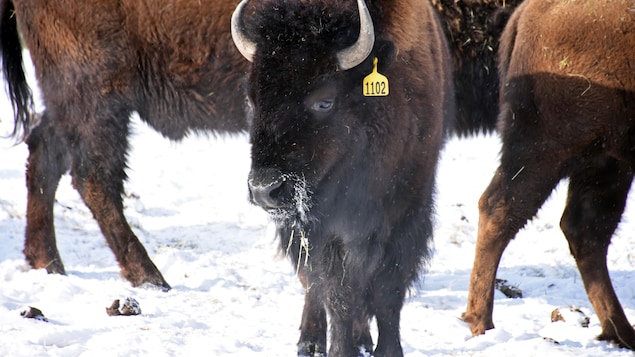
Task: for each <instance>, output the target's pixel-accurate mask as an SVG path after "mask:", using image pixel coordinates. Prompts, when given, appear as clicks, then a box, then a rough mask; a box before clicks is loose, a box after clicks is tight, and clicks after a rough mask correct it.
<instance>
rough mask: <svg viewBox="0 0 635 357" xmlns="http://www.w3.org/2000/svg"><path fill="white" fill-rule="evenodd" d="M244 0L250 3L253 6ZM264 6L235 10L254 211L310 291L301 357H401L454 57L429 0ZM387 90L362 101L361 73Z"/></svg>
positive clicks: (425, 243) (273, 2)
mask: <svg viewBox="0 0 635 357" xmlns="http://www.w3.org/2000/svg"><path fill="white" fill-rule="evenodd" d="M252 3H253V4H252ZM367 4H368V5H367V8H368V10H366V5H365V4H364V1H363V0H358V1H357V4H356V2H355V1H354V0H347V1H340V0H315V1H295V0H267V1H252V2H249V3H248V4H246V5H245V4H244V3H243V5H244V9H242V10H241V8H239V10H240V11H237V19H236V24H237V25H236V28H237V30H236V35H235V40H236V43H237V45H238V46H239V47H240V48H241V52H242V53H244V54H245V56H246V57H247V58H249V59H250V60H251V61H253V64H252V66H251V70H250V73H249V77H248V80H247V87H248V88H247V92H248V94H249V98H250V103H251V105H252V108H253V117H252V125H251V128H250V134H251V143H252V166H251V172H250V175H249V189H250V193H251V200H252V202H253V203H255V204H257V205H259V206H261V207H262V208H264V209H265V210H267V211H268V212H269V213H270V214H271V216H272V218H273V219H274V221H275V222H276V226H277V231H278V236H279V239H280V243H281V244H280V245H281V248H282V250H283V251H284V252H285V253H286V254H288V255H289V257H290V258H291V260H292V263H293V264H294V266H297V267H298V269H299V270H300V275H301V279H302V281H303V283H304V285H305V286H306V289H307V291H306V300H305V306H304V312H303V317H302V323H301V334H300V341H299V344H298V354H299V355H302V356H306V355H310V356H314V355H321V354H323V353H324V352H325V348H326V326H327V321H326V316H327V313H328V316H329V317H330V326H331V339H330V347H329V356H332V357H337V356H358V353H359V348H360V347H362V348H364V349H365V350H366V351H370V350H371V349H372V347H373V341H372V339H371V336H370V331H369V320H370V319H371V318H373V317H375V318H376V321H377V327H378V333H379V334H378V341H377V346H376V348H375V350H374V353H373V355H374V356H400V355H402V349H401V343H400V334H399V323H400V311H401V308H402V306H403V302H404V298H405V294H406V292H407V290H408V288H409V287H410V286H411V284H412V282H413V281H414V280H415V279H417V277H418V276H419V273H420V269H421V266H422V264H423V263H424V262H425V260H426V259H427V258H429V253H430V252H429V250H430V248H429V243H430V241H431V238H432V221H431V214H432V211H433V191H434V178H435V171H436V165H437V160H438V156H439V150H440V148H441V145H442V141H443V136H444V127H446V128H447V127H449V126H450V125H451V124H452V119H453V118H454V102H453V98H454V97H453V89H452V79H451V60H450V56H449V53H448V50H447V45H446V41H445V38H444V35H443V31H442V29H441V26H440V23H439V21H438V19H437V17H436V14H435V13H434V10H433V9H432V7H431V5H430V3H429V2H428V1H426V0H408V1H400V2H394V1H368V2H367ZM375 60H376V61H377V63H378V71H379V73H382V74H383V75H384V76H385V77H387V79H388V82H389V91H388V93H387V94H388V95H387V96H379V97H377V96H364V92H365V91H366V90H367V88H366V87H365V85H364V78H365V76H367V75H369V74H370V73H371V72H372V71H373V63H374V61H375Z"/></svg>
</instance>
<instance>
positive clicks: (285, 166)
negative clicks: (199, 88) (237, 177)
mask: <svg viewBox="0 0 635 357" xmlns="http://www.w3.org/2000/svg"><path fill="white" fill-rule="evenodd" d="M354 5H355V3H350V2H341V1H335V0H317V1H297V0H294V1H285V0H266V1H262V2H259V3H258V4H253V5H252V4H248V5H246V1H243V3H241V4H240V5H239V6H238V8H237V10H236V12H235V13H234V16H233V19H232V26H233V30H232V34H233V37H234V42H235V43H236V45H237V46H238V47H239V48H240V51H241V52H242V53H243V55H244V56H245V57H246V58H247V59H248V60H249V61H251V62H253V64H252V67H251V72H250V74H249V76H248V78H247V82H248V94H249V101H250V104H251V106H252V108H251V109H252V110H251V112H252V113H253V118H252V120H251V129H250V131H251V132H250V134H251V135H250V137H251V144H252V149H251V150H252V168H251V172H250V175H249V190H250V199H251V201H252V202H253V203H255V204H257V205H259V206H261V207H262V208H264V209H265V210H267V211H268V212H269V213H270V214H271V216H272V217H273V218H274V219H275V220H276V221H278V223H286V224H288V223H289V222H293V223H294V224H295V223H298V222H299V223H307V222H309V221H314V220H320V221H322V220H323V219H325V218H326V217H327V216H333V215H336V214H337V212H335V211H333V210H334V209H335V208H334V207H342V205H341V204H338V203H341V202H347V204H348V208H349V209H351V207H350V205H364V203H363V202H361V201H360V200H359V197H366V196H368V195H367V194H366V193H365V192H364V191H365V190H367V189H368V184H367V183H365V182H364V180H358V179H357V178H361V177H363V178H364V179H365V178H366V177H373V175H372V173H369V172H368V171H369V170H370V166H372V165H369V163H368V161H369V158H370V157H372V154H371V153H369V152H368V150H369V149H368V147H369V145H368V143H369V141H371V140H372V139H370V138H369V136H371V135H372V134H371V130H369V128H374V130H378V131H381V130H383V129H384V128H383V127H382V126H383V125H384V123H383V122H382V121H381V120H380V121H376V120H374V119H373V118H375V117H376V116H377V115H383V114H385V113H382V111H383V110H388V109H386V106H387V105H388V104H386V103H387V99H385V98H375V99H374V101H375V105H368V102H367V101H368V99H367V98H365V97H363V95H362V88H361V86H362V81H363V78H364V76H365V75H367V74H368V73H370V71H371V69H372V60H373V58H374V57H379V58H380V69H381V68H382V67H381V65H384V68H385V66H387V65H388V63H389V62H390V60H391V59H392V57H393V47H392V43H391V42H389V41H385V40H382V39H378V40H375V34H374V30H373V24H372V20H371V18H370V15H369V10H368V9H367V8H366V5H365V3H364V1H363V0H358V1H357V5H356V6H354ZM369 54H372V55H371V56H369ZM382 103H383V104H382ZM352 197H354V198H355V199H352ZM362 201H363V200H362ZM353 210H354V208H353Z"/></svg>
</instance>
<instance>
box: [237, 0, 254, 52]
mask: <svg viewBox="0 0 635 357" xmlns="http://www.w3.org/2000/svg"><path fill="white" fill-rule="evenodd" d="M248 1H249V0H242V1H241V2H240V4H238V6H237V7H236V10H234V13H233V14H232V39H233V40H234V44H235V45H236V48H238V51H239V52H240V53H241V54H242V55H243V57H245V58H246V59H247V60H248V61H249V62H253V61H254V55H255V54H256V43H255V42H253V41H251V40H250V39H248V38H247V36H245V33H244V32H243V28H242V16H243V9H244V8H245V5H247V2H248Z"/></svg>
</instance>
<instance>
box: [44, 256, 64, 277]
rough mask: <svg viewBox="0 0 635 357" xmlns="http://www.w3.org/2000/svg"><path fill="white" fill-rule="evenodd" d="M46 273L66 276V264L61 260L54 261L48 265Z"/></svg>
mask: <svg viewBox="0 0 635 357" xmlns="http://www.w3.org/2000/svg"><path fill="white" fill-rule="evenodd" d="M45 268H46V272H47V273H49V274H59V275H66V269H64V264H62V261H61V260H59V259H54V260H52V261H51V262H50V263H48V264H47V265H46V267H45Z"/></svg>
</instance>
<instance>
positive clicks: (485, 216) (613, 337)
mask: <svg viewBox="0 0 635 357" xmlns="http://www.w3.org/2000/svg"><path fill="white" fill-rule="evenodd" d="M499 64H500V77H501V88H502V94H501V113H500V117H499V131H500V133H501V136H502V141H503V146H502V154H501V159H500V160H501V162H500V166H499V168H498V170H497V171H496V173H495V175H494V177H493V179H492V181H491V183H490V185H489V187H488V188H487V189H486V190H485V192H484V193H483V195H482V197H481V199H480V202H479V209H480V221H479V231H478V239H477V244H476V258H475V262H474V269H473V271H472V276H471V280H470V289H469V296H468V302H467V310H466V312H465V315H464V317H463V318H464V320H465V321H467V322H468V323H469V325H470V328H471V330H472V333H473V334H475V335H477V334H482V333H484V332H485V330H487V329H491V328H493V327H494V324H493V321H492V309H493V294H494V280H495V275H496V270H497V267H498V264H499V261H500V258H501V255H502V254H503V251H504V250H505V247H506V246H507V244H508V243H509V242H510V240H511V239H512V238H513V237H514V236H515V234H516V232H518V230H519V229H521V228H522V227H523V226H524V225H525V223H526V222H527V220H529V219H531V218H532V217H533V216H534V215H535V214H536V212H537V210H538V209H539V208H540V206H541V205H542V204H543V202H544V201H545V199H546V198H547V197H548V196H549V195H550V193H551V191H552V190H553V188H554V187H555V186H556V184H557V183H558V182H559V181H560V180H562V179H563V178H568V179H569V191H568V198H567V202H566V208H565V211H564V214H563V216H562V220H561V222H560V226H561V228H562V231H563V232H564V234H565V236H566V238H567V240H568V242H569V248H570V250H571V254H572V255H573V257H574V258H575V261H576V264H577V266H578V269H579V271H580V275H581V277H582V281H583V282H584V287H585V288H586V291H587V294H588V297H589V300H590V301H591V304H592V305H593V308H594V309H595V312H596V313H597V316H598V318H599V320H600V323H601V325H602V333H601V335H600V336H599V338H600V339H602V340H609V341H613V342H615V343H617V344H619V345H620V346H624V347H628V348H630V349H635V331H634V330H633V327H632V326H631V325H630V324H629V322H628V320H627V318H626V316H625V315H624V311H623V310H622V306H621V305H620V302H619V300H618V298H617V296H616V294H615V292H614V290H613V286H612V284H611V280H610V277H609V272H608V269H607V266H606V254H607V249H608V246H609V243H610V240H611V236H612V235H613V232H614V231H615V228H616V227H617V225H618V223H619V221H620V217H621V215H622V212H623V210H624V205H625V202H626V197H627V194H628V192H629V189H630V186H631V182H632V179H633V169H634V166H633V165H635V3H634V2H632V1H617V0H616V1H612V0H592V1H591V0H589V1H545V0H526V1H525V2H524V3H523V4H522V5H520V6H519V7H518V8H517V10H516V12H515V13H514V14H513V15H512V17H511V19H510V20H509V23H508V25H507V28H506V29H505V32H504V33H503V36H502V37H501V46H500V51H499Z"/></svg>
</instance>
